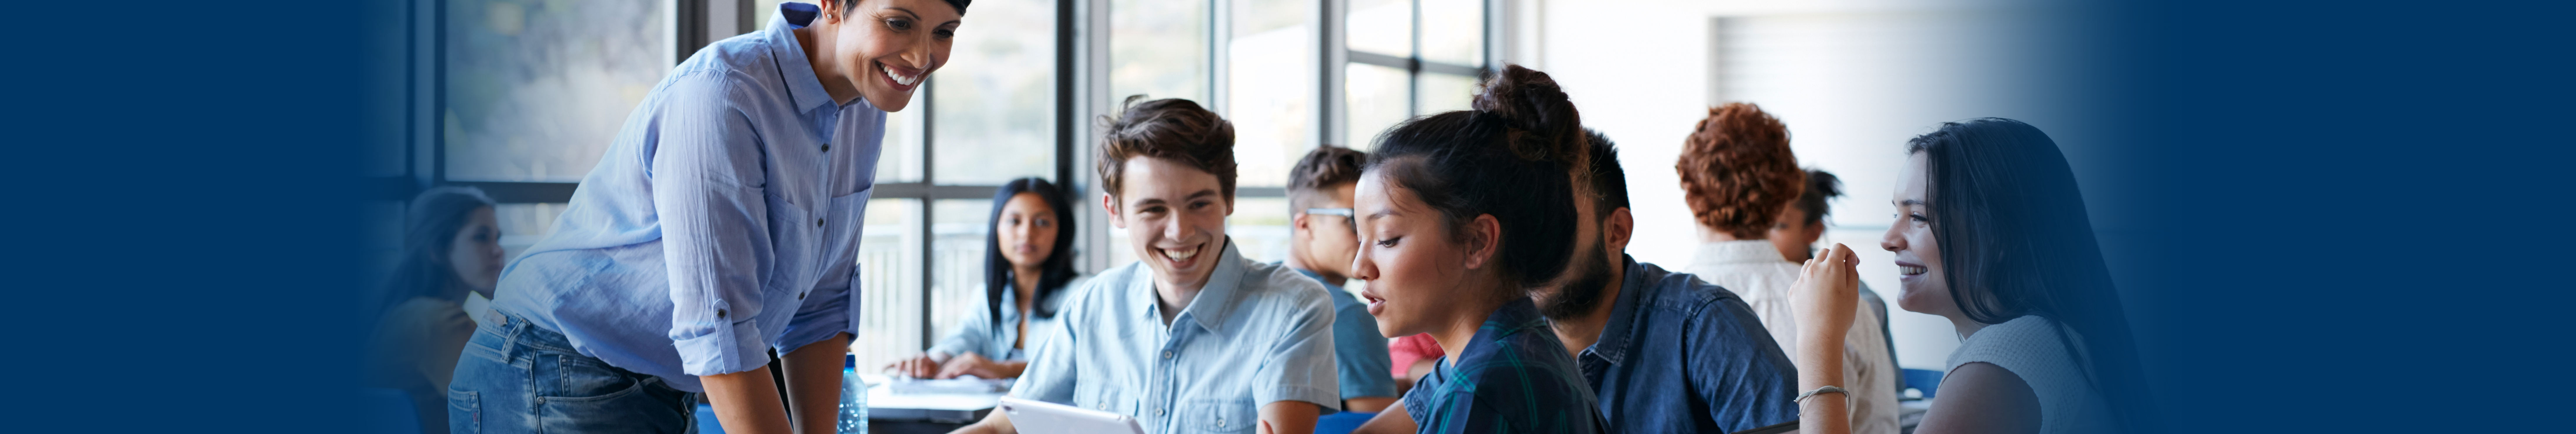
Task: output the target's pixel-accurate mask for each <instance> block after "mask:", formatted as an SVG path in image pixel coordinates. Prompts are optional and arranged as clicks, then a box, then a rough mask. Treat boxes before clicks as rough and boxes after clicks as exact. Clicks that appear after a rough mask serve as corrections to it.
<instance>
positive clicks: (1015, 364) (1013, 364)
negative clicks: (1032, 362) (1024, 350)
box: [991, 360, 1029, 379]
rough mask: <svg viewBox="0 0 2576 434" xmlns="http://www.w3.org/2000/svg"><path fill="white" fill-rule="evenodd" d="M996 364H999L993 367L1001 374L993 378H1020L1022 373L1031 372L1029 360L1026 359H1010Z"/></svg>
mask: <svg viewBox="0 0 2576 434" xmlns="http://www.w3.org/2000/svg"><path fill="white" fill-rule="evenodd" d="M994 364H995V365H999V366H995V367H993V372H994V373H995V374H1000V376H997V377H993V378H991V379H1001V378H1020V374H1022V373H1026V372H1029V362H1028V361H1026V360H1008V361H1002V362H995V363H994Z"/></svg>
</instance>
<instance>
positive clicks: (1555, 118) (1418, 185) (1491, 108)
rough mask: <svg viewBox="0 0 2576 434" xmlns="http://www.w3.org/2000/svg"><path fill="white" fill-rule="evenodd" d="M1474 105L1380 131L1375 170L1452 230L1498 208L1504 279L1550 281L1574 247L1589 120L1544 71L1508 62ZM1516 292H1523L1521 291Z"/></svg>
mask: <svg viewBox="0 0 2576 434" xmlns="http://www.w3.org/2000/svg"><path fill="white" fill-rule="evenodd" d="M1473 107H1474V110H1461V111H1453V112H1447V113H1440V114H1435V115H1430V116H1424V117H1419V118H1414V119H1411V120H1407V121H1405V122H1404V123H1401V124H1397V125H1396V126H1395V128H1394V129H1390V130H1387V131H1386V133H1384V134H1381V135H1379V136H1378V145H1377V151H1376V153H1375V154H1373V155H1370V160H1369V166H1368V171H1370V172H1379V173H1382V175H1381V176H1383V177H1384V179H1386V180H1387V182H1388V183H1389V184H1392V185H1396V186H1402V187H1404V188H1406V189H1410V190H1413V192H1414V195H1415V196H1416V197H1420V198H1421V199H1422V202H1423V203H1426V204H1429V205H1430V206H1431V208H1432V209H1436V210H1439V211H1440V214H1441V216H1442V217H1445V220H1444V221H1443V222H1442V223H1443V224H1446V225H1447V226H1448V227H1449V229H1450V230H1451V231H1452V233H1453V234H1460V235H1463V233H1462V232H1463V230H1464V229H1465V228H1466V223H1467V222H1469V221H1472V220H1474V219H1475V218H1476V216H1479V215H1492V216H1494V220H1497V221H1499V222H1500V223H1501V224H1502V237H1501V238H1502V239H1499V240H1495V242H1496V243H1497V245H1496V249H1495V250H1496V251H1497V252H1499V253H1498V254H1497V255H1498V256H1499V258H1498V259H1499V261H1497V262H1498V263H1500V264H1501V270H1502V272H1503V276H1504V278H1505V279H1506V280H1508V281H1511V282H1514V283H1516V284H1518V285H1519V286H1521V287H1529V286H1535V285H1540V284H1544V283H1546V282H1548V281H1550V280H1552V279H1555V278H1556V275H1557V274H1558V273H1561V272H1563V271H1564V270H1565V263H1566V259H1567V258H1570V257H1572V256H1573V254H1574V235H1575V225H1576V221H1577V220H1576V218H1577V216H1576V215H1575V206H1574V183H1575V182H1579V181H1578V180H1577V178H1586V179H1588V178H1590V176H1589V173H1588V170H1581V171H1578V170H1574V169H1575V168H1586V169H1589V168H1590V167H1591V166H1589V164H1591V163H1590V161H1589V160H1590V153H1589V152H1587V151H1588V149H1587V148H1586V145H1585V137H1584V133H1583V120H1582V119H1581V115H1580V114H1579V113H1577V112H1576V111H1575V109H1574V103H1573V102H1571V101H1569V100H1567V98H1566V96H1565V91H1564V90H1563V89H1562V88H1559V87H1558V86H1557V84H1556V80H1555V79H1552V78H1549V77H1548V75H1547V73H1544V72H1538V71H1534V70H1530V69H1529V68H1523V67H1520V66H1519V65H1508V66H1505V67H1504V68H1503V71H1502V73H1501V74H1499V75H1496V76H1494V77H1493V78H1491V79H1489V80H1486V82H1485V83H1484V84H1483V85H1482V86H1481V89H1479V90H1478V92H1477V94H1476V97H1475V101H1474V105H1473ZM1513 293H1514V294H1519V293H1520V291H1518V290H1515V291H1514V292H1513Z"/></svg>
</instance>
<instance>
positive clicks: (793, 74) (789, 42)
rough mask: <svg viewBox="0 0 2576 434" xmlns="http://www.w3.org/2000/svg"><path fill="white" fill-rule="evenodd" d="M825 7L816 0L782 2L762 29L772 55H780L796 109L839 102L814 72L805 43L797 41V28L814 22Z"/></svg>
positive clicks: (777, 57) (780, 68)
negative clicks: (814, 0)
mask: <svg viewBox="0 0 2576 434" xmlns="http://www.w3.org/2000/svg"><path fill="white" fill-rule="evenodd" d="M820 14H822V7H820V6H815V5H814V4H813V3H797V2H782V3H779V4H778V15H777V17H774V18H770V19H769V28H768V29H766V30H762V31H763V32H766V33H767V34H768V37H769V54H770V57H773V58H776V59H778V73H779V74H780V77H781V78H785V79H787V94H788V95H789V96H790V97H792V98H794V99H795V100H796V111H798V112H810V111H814V109H817V108H822V107H829V106H833V105H836V104H835V102H834V101H832V94H831V93H828V92H824V91H823V80H822V79H821V78H816V77H815V75H814V62H813V61H812V60H808V59H806V58H805V45H804V44H803V43H799V42H797V41H796V29H801V28H805V25H807V24H813V23H814V17H815V16H817V15H820Z"/></svg>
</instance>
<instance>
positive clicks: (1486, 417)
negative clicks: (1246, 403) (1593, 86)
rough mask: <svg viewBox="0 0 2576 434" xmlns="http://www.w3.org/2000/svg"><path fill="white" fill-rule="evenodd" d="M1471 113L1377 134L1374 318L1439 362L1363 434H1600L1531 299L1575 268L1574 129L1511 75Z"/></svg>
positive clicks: (1560, 94) (1570, 109)
mask: <svg viewBox="0 0 2576 434" xmlns="http://www.w3.org/2000/svg"><path fill="white" fill-rule="evenodd" d="M1474 107H1475V109H1474V110H1464V111H1453V112H1448V113H1441V114H1436V115H1431V116H1427V117H1422V118H1417V119H1414V120H1410V121H1406V122H1405V123H1403V124H1400V125H1397V126H1396V127H1395V129H1393V130H1389V131H1387V132H1386V133H1385V134H1384V135H1382V136H1380V137H1379V143H1378V146H1377V153H1376V154H1375V155H1372V156H1371V157H1370V161H1369V165H1368V168H1367V169H1366V170H1365V171H1364V172H1363V174H1362V175H1361V177H1360V182H1359V186H1358V187H1357V188H1356V189H1355V192H1356V193H1357V194H1356V195H1355V202H1356V203H1355V210H1356V214H1357V215H1358V216H1357V217H1358V220H1359V223H1360V241H1361V248H1360V251H1359V254H1358V256H1357V258H1356V259H1355V260H1354V261H1353V262H1354V266H1353V267H1352V271H1353V276H1352V277H1355V278H1358V279H1361V280H1367V281H1369V284H1368V287H1367V289H1366V290H1364V291H1362V295H1363V296H1364V297H1365V298H1366V299H1367V300H1368V302H1369V315H1370V316H1373V317H1376V318H1377V323H1378V329H1379V330H1380V332H1381V333H1384V334H1385V335H1386V336H1388V337H1396V336H1408V335H1413V334H1416V333H1429V334H1430V335H1431V337H1432V340H1434V341H1437V342H1438V343H1439V344H1440V347H1441V348H1442V350H1443V352H1445V353H1447V354H1448V356H1445V357H1443V358H1441V360H1440V362H1438V363H1435V364H1433V368H1432V371H1431V373H1430V374H1427V375H1424V376H1423V377H1422V379H1421V380H1420V382H1418V383H1416V384H1415V385H1414V387H1413V390H1411V391H1409V392H1406V394H1405V396H1404V399H1403V405H1401V406H1397V407H1395V408H1392V409H1389V410H1387V411H1386V412H1383V413H1379V414H1378V416H1377V417H1376V418H1375V419H1372V420H1371V421H1370V423H1369V424H1368V425H1366V426H1363V427H1362V428H1361V431H1363V432H1372V433H1383V432H1406V431H1410V432H1419V433H1456V432H1480V433H1481V432H1552V433H1592V432H1600V431H1601V429H1602V427H1601V419H1600V413H1599V407H1598V405H1596V401H1595V399H1594V397H1593V395H1592V389H1591V386H1589V385H1587V384H1586V383H1585V380H1584V378H1583V374H1582V372H1581V371H1579V370H1578V369H1577V368H1576V365H1575V363H1574V358H1573V356H1571V355H1569V354H1567V353H1566V351H1565V344H1564V343H1562V342H1559V341H1558V340H1557V338H1556V334H1555V333H1554V332H1553V331H1552V330H1551V329H1549V328H1548V324H1547V320H1546V319H1545V318H1543V317H1541V316H1540V314H1539V311H1538V307H1537V306H1536V305H1534V304H1532V303H1531V302H1530V299H1529V296H1528V292H1527V288H1530V287H1534V286H1537V285H1543V284H1546V283H1547V282H1549V281H1551V280H1553V279H1555V278H1556V276H1557V275H1558V274H1560V273H1562V272H1563V271H1564V270H1565V266H1566V263H1567V260H1569V259H1571V258H1573V254H1574V248H1573V245H1574V238H1575V226H1576V219H1577V216H1576V215H1575V204H1574V190H1573V188H1574V187H1573V186H1574V183H1575V181H1576V177H1578V176H1587V175H1583V174H1579V173H1577V172H1578V171H1575V170H1573V169H1574V168H1578V167H1584V168H1588V167H1590V166H1588V164H1589V163H1588V161H1587V159H1588V158H1589V154H1588V153H1587V152H1586V151H1587V149H1586V147H1585V146H1586V145H1585V143H1586V142H1585V140H1586V139H1585V137H1584V134H1583V130H1582V125H1583V124H1582V120H1581V119H1580V118H1579V115H1578V114H1577V113H1576V111H1575V109H1574V104H1573V103H1572V102H1569V101H1567V99H1566V96H1565V92H1564V90H1562V89H1560V88H1559V87H1557V85H1556V82H1555V80H1553V79H1551V78H1549V77H1548V76H1547V74H1546V73H1542V72H1538V71H1532V70H1529V69H1527V68H1522V67H1520V66H1517V65H1514V66H1507V67H1505V68H1504V70H1503V71H1502V73H1501V74H1499V75H1498V76H1496V77H1494V78H1493V79H1492V80H1490V81H1488V82H1487V83H1486V84H1485V87H1484V89H1483V90H1482V91H1481V92H1479V94H1478V95H1476V98H1475V102H1474Z"/></svg>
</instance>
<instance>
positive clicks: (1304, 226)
mask: <svg viewBox="0 0 2576 434" xmlns="http://www.w3.org/2000/svg"><path fill="white" fill-rule="evenodd" d="M1312 217H1314V214H1307V213H1305V212H1304V211H1299V212H1297V213H1296V215H1295V216H1293V217H1289V218H1288V227H1291V228H1296V230H1294V231H1290V232H1294V233H1295V235H1291V236H1289V237H1288V238H1290V239H1295V240H1297V242H1300V243H1303V242H1306V241H1307V240H1313V239H1315V227H1314V224H1313V223H1308V222H1309V221H1311V220H1313V218H1312Z"/></svg>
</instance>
